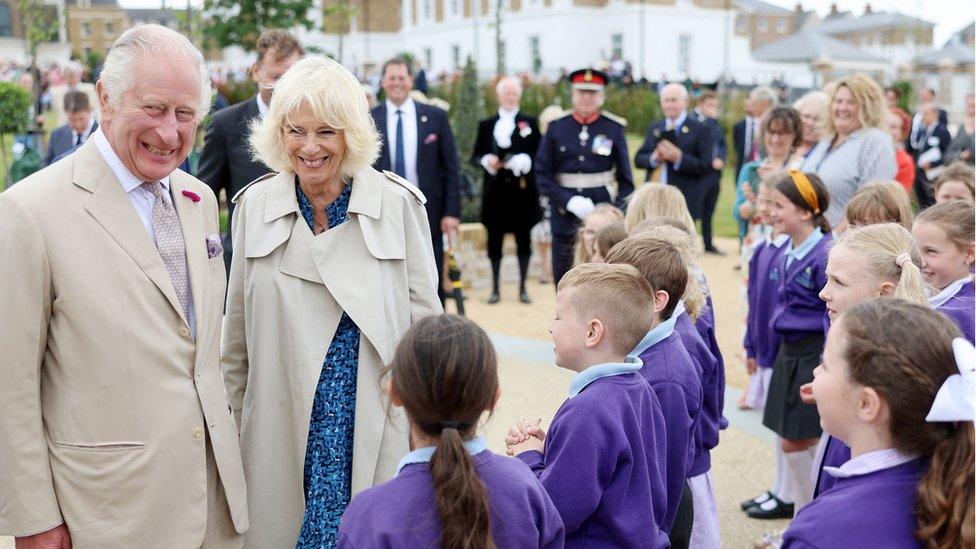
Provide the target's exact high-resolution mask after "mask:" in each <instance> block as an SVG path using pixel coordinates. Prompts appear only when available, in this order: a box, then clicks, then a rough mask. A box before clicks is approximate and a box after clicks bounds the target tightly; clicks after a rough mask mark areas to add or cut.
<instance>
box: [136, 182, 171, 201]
mask: <svg viewBox="0 0 976 549" xmlns="http://www.w3.org/2000/svg"><path fill="white" fill-rule="evenodd" d="M142 187H143V188H144V189H146V190H147V191H149V192H150V193H152V195H153V196H154V197H155V198H156V200H157V201H160V202H161V203H162V205H163V206H165V207H169V201H168V200H166V193H164V192H163V184H162V183H160V182H159V181H144V182H143V183H142Z"/></svg>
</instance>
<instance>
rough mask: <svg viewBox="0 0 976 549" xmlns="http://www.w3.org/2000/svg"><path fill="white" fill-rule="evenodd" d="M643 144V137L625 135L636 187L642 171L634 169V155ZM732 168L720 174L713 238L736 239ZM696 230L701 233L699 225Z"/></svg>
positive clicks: (713, 221)
mask: <svg viewBox="0 0 976 549" xmlns="http://www.w3.org/2000/svg"><path fill="white" fill-rule="evenodd" d="M643 142H644V136H643V135H638V134H634V133H629V134H627V148H628V151H629V152H630V160H631V162H630V169H631V171H632V172H633V174H634V183H635V184H636V185H638V186H640V184H641V183H642V182H643V181H644V170H642V169H637V168H635V167H634V154H635V153H637V149H639V148H640V146H641V143H643ZM733 171H734V169H733V168H729V167H726V169H725V170H724V171H723V172H722V183H721V189H720V191H719V195H718V204H716V205H715V215H713V216H712V230H713V231H714V233H715V236H727V237H729V238H736V237H738V228H737V227H736V224H735V220H734V219H732V203H733V202H734V201H735V177H734V176H733V175H732V172H733ZM698 230H699V231H701V224H700V223H699V226H698Z"/></svg>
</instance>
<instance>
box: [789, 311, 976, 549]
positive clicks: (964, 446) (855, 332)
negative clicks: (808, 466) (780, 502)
mask: <svg viewBox="0 0 976 549" xmlns="http://www.w3.org/2000/svg"><path fill="white" fill-rule="evenodd" d="M954 351H955V353H954ZM974 354H976V351H974V349H973V347H972V345H971V344H969V343H968V342H966V341H965V340H964V339H962V338H961V337H960V331H959V329H958V328H957V327H956V326H955V325H954V324H953V323H952V322H951V321H950V320H949V319H948V318H946V317H945V316H943V315H941V314H939V313H938V312H936V311H933V310H931V309H930V308H929V307H927V306H925V305H919V304H915V303H909V302H907V301H904V300H901V299H876V300H871V301H866V302H863V303H860V304H858V305H855V306H854V307H853V308H851V309H850V310H848V311H847V312H845V313H843V314H842V315H840V317H839V319H838V320H837V321H835V322H834V325H833V326H832V328H831V330H830V334H829V335H828V337H827V345H826V348H825V349H824V357H823V364H822V365H821V366H819V367H818V368H817V370H816V372H815V379H814V382H813V394H814V396H815V397H816V401H817V408H818V409H819V411H820V417H821V420H822V422H823V426H824V429H825V430H826V431H827V432H829V433H830V434H831V435H833V436H836V437H837V438H839V439H841V440H845V441H847V442H848V444H850V447H851V455H852V459H851V460H850V461H849V462H847V463H845V464H844V465H842V466H841V467H838V468H828V469H827V474H830V475H832V476H834V477H836V478H837V483H836V485H835V486H834V487H833V488H832V489H831V490H829V491H828V492H825V493H823V494H822V495H821V496H820V497H818V498H817V499H816V500H814V501H813V502H812V503H810V504H809V505H808V506H807V507H805V508H804V509H803V510H802V511H800V513H799V514H798V515H797V516H796V518H794V519H793V522H792V523H791V524H790V527H789V529H787V531H786V533H785V534H784V536H783V544H782V547H783V548H784V549H790V548H801V547H803V548H805V547H820V548H823V549H833V548H844V547H863V548H868V547H885V548H888V547H898V548H902V547H919V548H921V547H925V548H931V549H950V548H957V547H972V546H973V544H974V542H976V540H974V524H973V522H974V521H973V505H974V475H973V459H974V455H973V443H974V439H973V420H974V416H976V414H974V409H973V400H972V390H973V387H972V384H973V375H974V373H973V361H974V358H976V357H974Z"/></svg>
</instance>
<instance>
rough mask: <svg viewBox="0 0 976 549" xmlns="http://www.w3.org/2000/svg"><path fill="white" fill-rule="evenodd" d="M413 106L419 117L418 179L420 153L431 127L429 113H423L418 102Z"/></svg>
mask: <svg viewBox="0 0 976 549" xmlns="http://www.w3.org/2000/svg"><path fill="white" fill-rule="evenodd" d="M413 104H414V111H415V113H416V116H417V163H416V166H417V174H418V177H419V174H420V151H421V149H422V147H423V146H424V136H426V135H427V126H429V125H430V118H429V117H428V116H427V113H426V112H424V111H423V109H422V106H421V105H420V103H417V102H416V101H414V102H413Z"/></svg>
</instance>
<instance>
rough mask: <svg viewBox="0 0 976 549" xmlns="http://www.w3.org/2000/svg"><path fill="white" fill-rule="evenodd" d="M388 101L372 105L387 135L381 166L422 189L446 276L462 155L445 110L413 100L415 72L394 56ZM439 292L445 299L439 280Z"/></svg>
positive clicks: (387, 72)
mask: <svg viewBox="0 0 976 549" xmlns="http://www.w3.org/2000/svg"><path fill="white" fill-rule="evenodd" d="M380 85H381V87H382V88H383V91H384V92H386V101H384V102H383V103H380V104H379V105H377V106H376V107H374V108H373V110H372V114H373V120H374V121H375V122H376V128H377V129H378V130H379V132H380V135H381V136H382V138H383V147H382V150H381V152H380V157H379V158H378V159H377V160H376V162H375V163H374V164H373V167H374V168H376V169H377V170H387V171H392V172H394V173H396V174H397V175H399V176H400V177H403V178H404V179H406V180H407V181H409V182H410V183H413V184H414V185H415V186H416V187H417V188H419V189H420V190H421V191H423V193H424V195H425V196H426V197H427V218H428V221H429V222H430V239H431V243H432V244H433V247H434V260H435V261H436V263H437V274H438V277H442V276H443V265H444V242H443V235H448V236H450V235H451V234H452V233H454V232H455V231H457V229H458V226H459V225H460V223H461V188H460V182H459V179H458V178H459V174H458V154H457V149H456V148H455V146H454V134H453V133H452V132H451V124H450V123H449V122H448V119H447V113H446V112H444V111H442V110H441V109H438V108H437V107H434V106H431V105H424V104H422V103H416V102H414V100H413V99H411V98H410V90H412V89H413V73H412V72H411V69H410V65H409V64H408V63H407V61H405V60H403V59H399V58H393V59H390V60H389V61H387V62H386V63H384V64H383V72H382V81H381V83H380ZM437 291H438V294H439V295H440V296H441V299H443V296H444V289H443V284H441V278H438V280H437Z"/></svg>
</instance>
